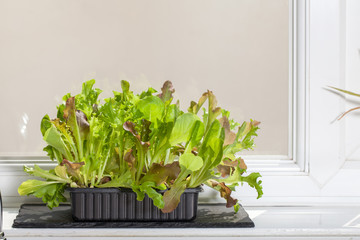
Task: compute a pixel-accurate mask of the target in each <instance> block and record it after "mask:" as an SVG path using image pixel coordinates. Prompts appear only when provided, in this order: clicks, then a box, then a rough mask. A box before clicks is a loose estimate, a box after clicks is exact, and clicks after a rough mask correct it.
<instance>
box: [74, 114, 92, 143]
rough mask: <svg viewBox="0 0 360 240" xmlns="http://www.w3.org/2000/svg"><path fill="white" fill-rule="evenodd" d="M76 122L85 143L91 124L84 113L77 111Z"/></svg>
mask: <svg viewBox="0 0 360 240" xmlns="http://www.w3.org/2000/svg"><path fill="white" fill-rule="evenodd" d="M76 122H77V125H78V127H79V130H80V137H81V140H82V141H84V140H85V139H87V136H88V134H89V131H90V124H89V122H88V119H87V117H86V115H85V113H84V112H82V111H80V110H76Z"/></svg>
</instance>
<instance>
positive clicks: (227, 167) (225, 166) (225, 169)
mask: <svg viewBox="0 0 360 240" xmlns="http://www.w3.org/2000/svg"><path fill="white" fill-rule="evenodd" d="M236 167H239V168H240V169H242V170H243V172H245V170H246V169H247V166H246V164H245V161H244V159H242V158H238V159H235V160H234V161H232V160H231V159H229V158H226V159H225V160H223V162H222V165H218V166H217V169H218V171H219V172H220V173H221V177H227V176H229V175H232V174H233V172H234V171H235V168H236Z"/></svg>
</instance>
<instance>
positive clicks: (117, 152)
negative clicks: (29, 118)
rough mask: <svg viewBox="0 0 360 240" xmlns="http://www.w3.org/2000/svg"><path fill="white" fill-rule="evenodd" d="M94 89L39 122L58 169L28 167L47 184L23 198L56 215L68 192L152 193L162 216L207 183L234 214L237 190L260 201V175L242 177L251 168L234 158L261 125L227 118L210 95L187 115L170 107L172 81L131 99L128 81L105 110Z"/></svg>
mask: <svg viewBox="0 0 360 240" xmlns="http://www.w3.org/2000/svg"><path fill="white" fill-rule="evenodd" d="M94 84H95V80H90V81H87V82H85V83H83V87H82V92H81V93H80V94H78V95H76V96H71V95H70V94H67V95H65V96H64V98H63V100H64V104H61V105H60V106H58V107H57V109H58V112H57V118H55V119H50V117H49V116H48V115H45V116H44V118H43V119H42V121H41V132H42V135H43V139H44V141H45V142H46V143H47V144H48V145H47V146H46V147H45V148H44V150H45V151H46V152H47V154H48V156H49V157H50V158H51V159H52V160H54V161H57V163H58V165H57V166H56V167H55V168H54V169H52V170H50V171H47V170H43V169H41V168H40V167H39V166H37V165H35V166H34V167H25V168H24V170H25V172H27V173H29V174H30V175H33V176H36V177H40V178H44V179H45V180H44V181H41V180H34V179H31V180H27V181H25V182H23V183H22V184H21V185H20V187H19V189H18V192H19V194H20V195H34V196H36V197H40V198H42V200H43V201H44V202H45V203H47V205H48V207H49V208H53V207H56V206H58V205H59V203H60V202H64V201H66V198H65V197H64V195H63V193H64V190H65V189H66V188H67V187H72V188H109V187H115V188H131V189H132V190H133V191H134V192H136V194H137V200H139V201H141V200H143V198H144V197H145V194H147V195H148V196H149V197H150V198H151V199H152V200H153V202H154V204H155V205H156V206H157V207H158V208H160V209H161V210H162V211H163V212H164V213H167V212H171V211H173V210H174V209H175V208H176V207H177V205H178V203H179V202H180V196H181V194H182V193H183V192H184V191H185V189H186V188H195V187H198V186H200V185H202V184H206V185H208V186H209V187H211V188H213V189H215V190H217V191H219V192H220V196H221V197H223V198H225V199H226V201H227V204H226V206H227V207H234V209H235V211H236V210H237V209H238V207H239V205H238V201H237V199H234V198H232V197H231V193H232V191H234V190H235V187H236V186H238V185H239V184H243V183H247V184H248V185H249V186H250V187H253V188H255V189H256V191H257V193H258V198H259V197H261V196H262V194H263V192H262V187H261V180H259V177H261V176H260V174H259V173H251V174H249V175H247V176H245V175H244V173H245V172H246V168H247V167H246V164H245V163H244V160H243V159H241V158H237V157H236V154H237V153H238V152H240V151H242V150H248V149H252V148H253V147H254V137H255V136H257V134H256V131H257V130H258V124H259V122H257V121H253V120H250V121H249V122H243V123H242V124H241V125H240V124H238V123H236V122H235V121H233V120H231V119H229V115H230V113H229V112H228V111H226V110H224V109H221V108H220V107H218V106H217V100H216V97H215V96H214V94H213V93H212V92H211V91H207V92H205V93H204V94H203V95H202V96H201V97H200V99H199V101H198V102H194V101H192V102H191V104H190V107H189V108H188V112H183V111H181V110H180V108H179V101H178V102H176V103H173V95H172V94H173V93H174V92H175V90H174V88H173V85H172V83H171V82H170V81H166V82H165V83H164V85H163V87H162V89H161V92H160V93H159V94H156V90H154V89H153V88H149V89H148V90H147V91H144V92H142V93H140V94H134V93H133V92H132V91H130V84H129V83H128V82H127V81H124V80H123V81H121V88H122V92H116V91H114V92H113V93H114V96H113V97H111V98H107V99H104V103H103V104H100V101H99V99H98V97H99V94H100V93H101V90H100V89H97V88H93V85H94ZM206 101H207V103H208V106H207V108H205V107H203V105H204V103H205V102H206ZM201 109H203V114H202V116H201V117H199V116H198V114H199V111H200V110H201ZM234 130H236V132H234ZM158 190H167V191H166V192H165V193H164V194H161V193H159V191H158Z"/></svg>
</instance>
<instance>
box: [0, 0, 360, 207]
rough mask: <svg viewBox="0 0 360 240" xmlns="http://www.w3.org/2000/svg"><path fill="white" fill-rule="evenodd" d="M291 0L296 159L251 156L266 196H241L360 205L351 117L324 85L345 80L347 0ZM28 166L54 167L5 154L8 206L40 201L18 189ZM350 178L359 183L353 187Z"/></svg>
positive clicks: (1, 166)
mask: <svg viewBox="0 0 360 240" xmlns="http://www.w3.org/2000/svg"><path fill="white" fill-rule="evenodd" d="M290 2H291V8H290V9H291V11H293V14H292V16H293V18H292V24H291V27H290V29H291V31H290V33H291V35H292V37H293V44H292V46H291V51H290V52H291V55H292V59H293V61H290V62H291V63H290V65H291V66H290V69H291V71H290V72H291V74H290V75H291V76H290V78H291V79H292V81H291V84H290V90H289V91H292V102H293V104H292V106H290V110H291V111H290V112H292V113H293V114H292V117H291V119H292V120H291V124H289V125H290V129H291V131H292V138H291V141H290V142H289V145H290V146H291V147H290V149H292V150H291V151H290V156H288V157H287V156H267V157H266V158H267V159H264V160H259V159H252V157H250V156H248V157H247V159H248V161H247V163H248V166H249V169H250V171H252V170H253V171H260V172H261V173H262V175H263V178H262V180H263V187H264V196H263V197H262V198H261V199H259V200H256V198H255V197H254V196H255V191H254V190H253V189H250V188H247V187H243V188H242V189H239V190H240V191H239V192H238V193H236V196H235V197H237V198H238V199H241V202H242V204H244V205H262V206H264V205H265V206H266V205H299V204H301V205H316V204H324V203H326V204H359V202H360V181H358V176H360V164H359V162H350V161H346V159H345V154H344V152H345V151H344V149H345V122H337V123H332V120H333V119H334V117H336V116H337V115H338V114H339V113H340V112H342V111H343V110H344V106H345V104H344V103H343V102H341V101H340V100H339V98H338V97H337V96H336V95H334V94H332V93H331V92H329V91H326V90H325V89H324V87H326V86H328V85H332V86H339V87H344V85H345V79H346V71H345V69H346V64H345V59H346V51H345V50H346V0H316V1H310V0H291V1H290ZM253 158H254V157H253ZM24 164H38V165H41V166H43V167H47V166H52V165H53V163H51V162H49V160H46V158H29V157H24V158H3V159H0V189H1V190H2V195H3V198H4V202H5V206H14V205H18V204H19V203H22V202H29V201H34V200H33V199H32V198H28V197H19V196H18V194H17V187H18V186H19V184H20V183H21V182H22V181H24V180H25V179H27V176H26V175H25V173H24V172H23V171H22V166H23V165H24ZM350 182H351V184H353V187H352V188H347V187H346V184H349V183H350ZM210 197H212V198H210ZM213 197H214V194H213V193H211V192H205V193H204V194H203V196H202V197H201V200H202V201H219V200H218V199H215V200H214V198H213Z"/></svg>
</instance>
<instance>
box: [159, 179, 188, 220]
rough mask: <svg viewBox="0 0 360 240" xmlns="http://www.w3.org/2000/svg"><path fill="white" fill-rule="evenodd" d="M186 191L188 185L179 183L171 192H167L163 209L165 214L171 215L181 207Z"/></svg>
mask: <svg viewBox="0 0 360 240" xmlns="http://www.w3.org/2000/svg"><path fill="white" fill-rule="evenodd" d="M185 189H186V183H184V182H179V183H178V184H174V185H173V186H172V187H171V189H170V190H168V191H166V192H165V193H164V196H163V200H164V208H163V209H161V211H162V212H163V213H170V212H172V211H174V210H175V208H176V207H177V206H178V205H179V202H180V197H181V194H183V193H184V191H185Z"/></svg>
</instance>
